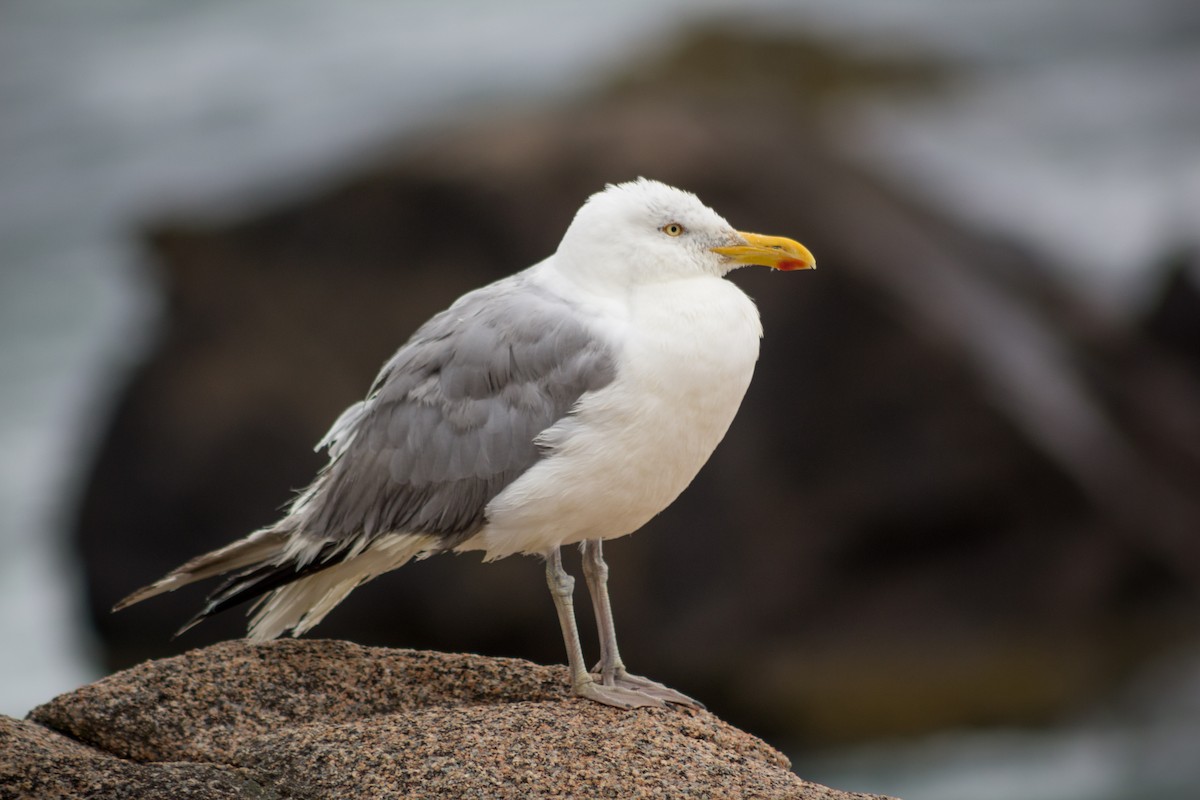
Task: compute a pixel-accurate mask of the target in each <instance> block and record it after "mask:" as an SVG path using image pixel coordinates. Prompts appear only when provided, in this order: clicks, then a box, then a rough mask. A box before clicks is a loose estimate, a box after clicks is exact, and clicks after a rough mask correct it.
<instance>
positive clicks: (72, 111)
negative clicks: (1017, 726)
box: [0, 0, 1200, 800]
mask: <svg viewBox="0 0 1200 800" xmlns="http://www.w3.org/2000/svg"><path fill="white" fill-rule="evenodd" d="M784 8H786V9H787V10H786V11H783V10H781V9H784ZM714 11H725V12H734V11H736V14H737V16H736V18H737V19H739V20H742V21H746V22H747V23H750V24H758V25H783V26H787V25H802V26H808V27H816V28H820V29H825V30H828V31H831V32H834V33H839V34H843V35H845V36H847V37H850V38H853V39H855V40H865V41H869V42H874V43H875V46H878V47H892V46H900V45H915V46H921V47H928V48H931V49H933V50H935V51H936V52H940V53H944V54H948V55H950V56H953V57H955V58H958V59H961V60H962V61H963V62H964V63H966V64H968V65H971V66H972V67H973V68H974V69H975V70H976V72H975V73H974V76H973V77H972V78H971V79H970V80H969V81H967V82H966V83H965V84H964V85H963V87H962V88H961V89H960V90H959V91H958V92H956V93H953V94H951V95H949V96H946V97H942V98H939V99H937V100H936V101H929V103H928V104H926V105H923V106H912V105H907V106H889V105H884V104H876V105H872V106H868V107H861V108H858V109H856V110H855V111H854V113H855V114H856V115H858V116H859V118H860V120H861V121H862V122H863V124H862V125H861V126H860V127H859V128H858V130H860V131H862V134H861V135H860V136H859V137H857V138H855V139H853V140H850V141H848V142H847V143H846V146H847V148H849V149H851V150H853V151H854V152H855V153H856V154H858V155H859V156H860V157H862V158H865V159H872V160H874V161H876V162H877V163H878V164H881V165H882V166H883V167H884V168H886V169H888V170H891V171H893V172H894V173H895V174H896V175H897V176H898V177H899V178H900V179H901V180H905V181H907V182H909V183H910V185H912V186H913V187H914V189H917V190H919V191H923V192H926V193H927V194H928V195H929V196H930V197H931V198H932V199H934V200H935V202H938V203H939V204H942V205H944V206H945V207H951V208H955V209H958V210H959V212H960V213H963V214H966V215H969V216H972V217H974V218H976V219H979V220H986V222H987V224H989V225H990V226H991V227H993V228H994V229H996V230H998V231H1001V232H1007V233H1010V234H1012V235H1015V236H1017V237H1019V238H1021V239H1022V240H1024V241H1026V242H1027V243H1029V244H1030V246H1032V247H1035V248H1041V249H1043V250H1045V251H1046V252H1048V253H1049V254H1051V255H1052V256H1053V257H1055V258H1056V259H1057V260H1059V261H1061V262H1062V263H1063V264H1064V265H1066V266H1067V267H1068V268H1069V269H1071V270H1073V271H1074V274H1077V275H1080V276H1083V277H1085V278H1086V279H1087V280H1086V281H1083V282H1082V283H1085V284H1086V285H1087V286H1089V287H1091V288H1092V289H1093V290H1094V291H1095V292H1096V295H1097V297H1099V298H1100V299H1102V300H1107V301H1110V302H1111V301H1113V300H1114V299H1122V298H1128V297H1130V296H1131V295H1132V296H1136V294H1137V291H1136V290H1138V289H1139V287H1141V286H1144V285H1145V284H1144V280H1143V278H1144V275H1145V272H1144V269H1143V267H1144V265H1145V264H1146V263H1148V262H1149V261H1151V260H1153V259H1154V258H1155V257H1157V256H1158V255H1159V254H1160V253H1161V251H1163V250H1164V249H1166V248H1167V247H1169V246H1170V245H1172V244H1174V243H1176V242H1178V241H1184V240H1186V241H1191V242H1193V243H1195V242H1196V241H1197V229H1198V227H1200V226H1198V225H1197V220H1196V214H1197V209H1200V94H1198V93H1200V47H1197V46H1196V45H1197V44H1198V43H1200V8H1198V7H1197V4H1195V3H1189V2H1184V0H1057V1H1056V2H1047V1H1045V0H1014V1H1013V2H1006V3H994V2H980V1H979V0H975V1H974V2H971V1H969V0H908V2H905V3H902V4H901V3H894V2H891V1H890V0H842V2H840V3H836V4H833V3H822V2H818V1H817V0H805V1H804V2H792V3H784V2H769V1H768V0H761V2H753V3H738V4H736V5H735V4H732V3H729V4H725V3H721V2H706V3H698V2H685V0H658V2H646V0H620V2H613V3H607V4H603V5H599V4H595V3H588V4H583V3H578V4H575V3H561V2H550V0H522V2H520V3H507V4H492V3H485V2H482V0H477V1H476V2H464V3H457V4H453V5H451V4H447V3H441V2H435V1H434V0H404V1H403V2H401V1H400V0H346V1H345V2H339V3H327V2H318V0H286V1H285V0H259V1H258V2H255V3H245V2H240V0H190V1H189V2H164V1H163V0H90V1H89V2H88V3H77V2H72V1H71V0H10V2H8V3H5V4H4V6H3V7H2V8H0V445H2V446H0V641H2V642H3V643H4V647H5V656H4V658H2V659H0V713H7V714H12V715H18V716H19V715H22V714H24V713H25V711H27V710H28V709H29V708H30V707H31V706H32V705H34V704H36V703H38V702H41V701H44V700H46V699H48V698H49V697H51V696H52V695H54V694H56V693H58V692H60V691H64V690H67V689H70V688H73V687H74V686H76V685H78V684H80V683H83V682H85V681H87V680H90V679H92V678H94V677H96V676H97V668H96V666H95V665H94V664H93V662H92V661H91V659H90V658H89V648H90V645H89V642H88V637H87V633H86V631H85V629H84V626H83V624H82V622H81V619H82V614H81V612H80V609H79V598H78V596H77V594H76V589H75V587H77V586H78V585H79V582H78V580H77V579H76V576H75V566H74V565H73V564H71V563H70V561H69V557H68V556H67V555H66V550H65V549H64V548H63V547H62V544H63V539H64V537H65V533H64V529H65V525H64V523H65V522H66V521H67V520H68V519H69V517H70V514H71V513H72V504H73V502H74V498H75V496H76V491H77V486H76V482H77V481H78V480H79V479H80V472H79V468H80V467H81V466H86V464H87V462H88V459H89V457H90V451H91V448H92V445H93V442H94V439H95V437H96V436H97V435H98V430H97V426H98V425H100V424H102V421H103V419H104V412H105V409H106V408H107V405H108V403H109V402H110V399H111V393H112V392H113V391H114V389H115V387H116V386H117V385H118V384H119V382H120V380H121V378H122V377H123V373H124V368H125V366H126V365H127V364H129V363H131V362H132V361H133V360H135V359H136V358H137V357H138V355H139V354H140V353H141V352H142V348H144V347H145V345H146V343H147V341H148V340H149V336H150V335H151V332H152V330H153V324H154V318H155V313H156V309H155V306H154V292H153V287H147V286H145V285H144V278H143V277H142V275H141V272H140V271H139V253H138V251H137V245H136V241H135V240H134V238H133V237H132V236H131V233H132V232H133V231H134V230H135V229H136V227H137V225H138V223H139V222H140V221H142V220H144V219H147V218H151V217H154V216H158V215H160V214H162V213H163V212H165V211H168V210H172V209H178V208H185V207H186V208H193V209H201V210H203V211H204V213H208V214H234V213H237V212H238V211H240V210H243V209H246V208H251V207H253V206H254V205H255V204H258V203H262V202H266V201H269V199H270V198H271V197H273V196H277V195H278V194H280V193H286V192H288V191H292V190H294V189H296V188H297V187H301V186H304V185H307V184H309V183H311V182H312V181H316V180H320V179H321V178H322V177H324V176H327V175H333V174H336V173H337V171H338V169H339V168H341V167H343V166H344V165H345V164H346V163H347V162H350V161H353V160H355V159H357V158H360V157H362V155H363V153H364V151H367V150H369V149H370V148H371V147H372V146H374V145H375V144H376V143H378V142H381V141H383V140H385V139H386V138H387V137H389V136H391V135H393V134H395V133H397V132H400V131H403V130H406V129H411V128H414V127H417V126H420V125H422V124H426V123H428V122H429V121H430V120H432V119H434V118H437V117H440V116H445V115H448V114H453V113H457V112H458V111H459V110H463V109H469V110H473V111H474V110H478V109H480V108H486V107H488V106H495V105H500V104H501V103H504V102H509V101H514V100H515V101H527V100H536V99H539V98H545V97H547V96H550V95H554V94H556V93H567V92H570V91H571V90H573V89H576V88H578V87H579V86H580V85H583V84H585V83H586V82H588V81H590V80H594V79H595V78H596V77H597V76H598V75H599V74H601V72H602V70H604V69H607V68H609V67H612V66H614V65H617V64H620V63H621V62H622V60H623V59H624V58H625V57H626V56H628V55H630V54H631V53H634V52H638V51H642V50H644V49H646V48H648V47H650V46H651V45H652V44H653V43H654V42H655V40H657V39H660V38H662V37H664V36H666V35H669V34H670V33H672V32H673V31H675V30H676V29H677V28H678V27H679V26H680V25H681V24H682V23H683V22H685V21H686V20H687V19H689V18H697V17H703V16H705V15H706V14H708V13H711V12H714ZM751 11H757V12H758V14H754V13H750V12H751ZM767 12H770V13H767ZM731 18H733V17H731ZM1139 281H1141V283H1139ZM1193 666H1194V664H1193ZM1195 672H1200V670H1194V671H1193V673H1195ZM1193 673H1186V674H1188V675H1191V674H1193ZM1185 685H1188V684H1186V681H1184V682H1183V683H1181V684H1180V686H1181V688H1180V689H1179V691H1180V692H1184V691H1185V690H1184V689H1183V688H1182V687H1183V686H1185ZM1170 707H1172V706H1171V705H1170V704H1158V705H1155V704H1154V703H1149V702H1148V703H1147V705H1146V706H1145V708H1146V709H1149V711H1147V712H1146V713H1151V714H1154V713H1158V712H1157V711H1156V710H1159V709H1163V708H1170ZM1190 708H1191V709H1192V711H1193V712H1195V713H1193V715H1192V716H1191V717H1189V719H1191V720H1192V723H1193V727H1191V728H1189V729H1188V730H1189V731H1190V737H1191V738H1190V739H1188V741H1191V742H1195V741H1196V729H1195V726H1194V722H1195V720H1196V719H1197V718H1200V712H1197V711H1196V709H1195V707H1194V706H1190ZM1172 719H1174V718H1173V717H1172ZM984 736H985V738H971V737H963V736H956V737H954V739H952V740H942V741H938V742H930V743H924V744H919V745H912V747H915V748H919V749H917V750H906V749H903V748H901V749H899V750H896V749H886V750H875V751H861V752H858V753H856V754H849V755H846V756H845V757H844V758H843V759H842V760H840V761H839V760H837V759H830V760H827V761H825V762H822V763H821V764H816V763H814V768H819V769H823V770H827V771H828V774H827V775H821V774H816V773H813V774H810V775H809V777H816V778H822V777H824V778H825V779H826V780H829V781H834V782H837V781H841V782H842V783H843V784H844V785H845V786H847V788H849V787H854V786H856V783H855V781H854V780H853V778H854V775H855V774H857V775H860V776H862V775H867V774H870V773H871V772H872V770H875V771H876V772H879V771H880V770H883V772H882V773H879V774H884V773H886V774H887V775H890V776H891V778H890V779H893V780H900V779H902V778H903V777H904V776H903V775H900V774H899V773H898V771H897V770H892V771H891V772H887V764H888V763H891V762H889V759H893V760H895V759H899V762H897V763H903V764H907V765H917V766H915V767H913V769H916V770H918V771H920V772H921V775H922V776H924V777H923V778H920V779H914V780H915V782H914V783H911V784H906V785H912V786H913V787H914V788H913V791H912V793H910V794H909V795H908V796H909V798H910V800H914V799H915V798H917V797H922V796H926V797H962V798H970V797H980V798H983V797H1001V796H1014V795H1016V794H1019V795H1021V796H1027V797H1035V796H1036V797H1047V798H1050V797H1054V798H1068V797H1092V798H1117V797H1122V796H1124V795H1120V794H1114V793H1113V792H1115V791H1117V790H1116V789H1114V788H1113V787H1114V786H1118V785H1119V781H1117V780H1116V778H1113V777H1112V776H1111V775H1110V774H1109V773H1108V772H1106V771H1105V770H1104V769H1092V768H1090V767H1088V766H1087V762H1086V761H1077V760H1072V759H1071V758H1070V757H1069V754H1067V755H1064V756H1063V758H1061V759H1057V760H1054V762H1053V763H1054V764H1056V765H1057V766H1056V767H1055V769H1056V770H1057V771H1056V773H1055V774H1056V775H1059V776H1061V777H1062V781H1061V782H1049V783H1048V784H1047V785H1050V786H1053V787H1057V788H1053V789H1047V790H1046V791H1048V792H1051V793H1045V792H1043V793H1042V794H1035V793H1033V792H1031V791H1027V786H1026V784H1024V783H1021V782H1020V778H1021V775H1022V774H1028V771H1029V765H1030V763H1037V762H1031V759H1033V758H1035V757H1037V758H1042V759H1045V758H1046V754H1047V752H1049V753H1060V754H1062V753H1063V751H1062V750H1061V748H1063V747H1065V748H1068V749H1070V748H1071V747H1072V746H1073V745H1072V743H1081V744H1080V745H1079V749H1078V752H1080V753H1084V754H1090V755H1086V758H1094V757H1095V755H1096V754H1101V761H1102V762H1103V763H1104V764H1110V765H1111V764H1112V763H1113V761H1112V759H1109V758H1106V757H1104V756H1103V754H1105V753H1108V752H1111V751H1114V750H1115V751H1119V752H1124V753H1128V752H1129V751H1130V748H1131V747H1133V746H1134V745H1136V742H1134V741H1131V740H1130V738H1129V737H1130V736H1131V734H1130V729H1128V728H1122V727H1121V725H1120V724H1118V723H1105V724H1103V725H1101V724H1099V723H1096V722H1095V721H1085V722H1081V723H1079V724H1077V725H1073V726H1071V727H1068V728H1064V729H1063V730H1062V731H1058V732H1051V733H1042V734H1038V735H1036V736H1034V738H1028V735H1025V734H986V735H984ZM1092 736H1095V737H1098V739H1094V740H1093V739H1089V738H1088V737H1092ZM986 737H998V738H986ZM1081 737H1082V738H1081ZM947 741H949V742H952V745H953V746H949V745H947V744H946V742H947ZM897 754H899V755H897ZM1082 757H1084V756H1081V758H1082ZM956 764H957V765H959V766H961V765H963V764H967V765H969V766H970V768H969V769H967V770H965V771H964V772H963V773H962V774H964V775H968V776H969V775H971V774H979V773H981V772H987V770H988V769H989V767H988V765H989V764H990V765H991V766H992V767H993V768H994V773H995V774H996V775H999V776H1000V777H998V778H997V782H996V784H995V785H996V786H1000V787H1004V786H1007V787H1008V794H1004V793H1003V791H1001V790H996V791H999V792H1001V793H992V794H987V793H985V792H984V791H983V790H979V789H978V787H976V790H972V789H971V782H970V781H966V782H965V783H964V784H963V785H958V784H954V783H953V782H950V783H946V781H952V779H953V776H954V775H955V774H958V773H956V772H955V769H956V767H955V765H956ZM1073 764H1074V765H1077V766H1079V768H1078V769H1077V770H1074V771H1073V770H1072V768H1071V767H1072V765H1073ZM1006 765H1010V766H1011V765H1016V766H1014V767H1013V768H1012V769H1011V770H1008V768H1007V766H1006ZM1022 765H1024V766H1022ZM838 770H842V771H841V772H839V771H838ZM1006 770H1007V771H1006ZM855 771H857V772H855ZM1076 773H1079V775H1077V776H1076V777H1072V776H1073V775H1076ZM1085 773H1086V776H1085V775H1084V774H1085ZM988 774H992V773H988ZM1005 775H1008V776H1009V777H1008V778H1005V777H1004V776H1005ZM1106 776H1107V777H1106ZM843 777H844V778H845V780H842V778H843ZM908 777H909V778H912V777H913V776H912V775H909V776H908ZM922 780H924V783H922V782H921V781H922ZM939 780H941V781H942V783H940V784H939V783H938V781H939ZM1006 780H1007V781H1008V783H1007V784H1006V782H1005V781H1006ZM1191 780H1192V781H1193V783H1192V784H1191V785H1192V786H1193V787H1194V786H1200V778H1197V777H1195V776H1194V775H1193V776H1192V778H1191ZM1095 782H1099V783H1101V784H1104V785H1103V786H1098V785H1092V784H1093V783H1095ZM1060 783H1061V785H1060ZM939 786H940V787H941V788H939ZM947 786H950V787H951V789H947V788H946V787H947ZM1014 787H1019V788H1020V791H1013V789H1014ZM858 788H867V787H862V786H859V787H858ZM874 788H875V789H876V790H881V791H882V790H886V791H890V792H900V788H899V785H898V784H897V785H892V786H887V785H884V786H875V787H874ZM918 792H919V793H918ZM1105 792H1107V793H1105ZM1130 796H1131V795H1130ZM1161 796H1167V795H1161ZM1180 796H1182V795H1180Z"/></svg>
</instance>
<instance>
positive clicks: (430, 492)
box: [292, 274, 615, 553]
mask: <svg viewBox="0 0 1200 800" xmlns="http://www.w3.org/2000/svg"><path fill="white" fill-rule="evenodd" d="M614 376H615V367H614V361H613V353H612V348H611V347H609V346H608V345H607V343H605V342H604V341H602V340H600V339H599V338H597V337H596V336H595V335H594V334H593V333H592V332H591V331H590V330H589V329H588V328H587V327H586V326H585V324H584V323H583V322H581V321H580V320H579V319H578V317H577V316H576V314H575V309H574V308H572V307H571V306H570V305H569V304H567V303H566V302H565V301H563V300H562V299H561V298H559V297H557V296H555V295H553V294H551V293H550V292H548V291H546V290H544V289H541V288H540V287H538V286H536V285H535V284H533V283H532V282H530V281H529V279H528V278H527V277H526V276H525V275H523V274H518V275H515V276H513V277H511V278H508V279H505V280H503V281H500V282H498V283H494V284H491V285H490V286H487V287H484V288H483V289H479V290H477V291H475V292H472V293H470V294H467V295H465V296H463V297H462V298H461V299H460V300H459V301H458V302H456V303H455V304H454V305H453V306H451V307H450V308H449V309H447V310H446V311H444V312H442V313H441V314H438V315H437V316H435V317H434V318H433V319H431V320H430V321H429V322H427V323H426V324H425V325H424V326H422V327H421V328H420V329H419V330H418V331H417V332H416V333H415V334H414V335H413V337H412V338H411V339H410V340H409V341H408V342H407V343H406V344H405V345H404V346H403V347H401V348H400V350H399V351H398V352H397V353H396V354H395V355H394V356H393V357H392V359H391V360H390V361H388V363H387V364H386V365H385V366H384V367H383V370H382V371H381V372H380V374H379V377H378V378H376V380H375V383H374V385H373V387H372V389H371V392H370V394H369V396H368V397H367V399H366V400H364V401H362V402H361V403H357V404H355V405H354V406H351V407H350V408H349V409H347V410H346V412H345V413H344V414H343V415H342V417H341V419H339V420H338V422H337V423H336V424H335V425H334V427H333V429H332V430H331V431H330V433H329V435H328V436H327V437H326V440H325V441H324V442H322V444H323V445H327V446H328V448H329V453H330V457H331V461H330V463H329V465H328V466H327V467H326V469H325V471H324V472H323V473H322V474H321V475H320V476H319V477H318V479H317V481H316V482H315V483H314V484H313V486H311V487H310V489H309V490H308V491H307V492H306V493H305V495H302V497H301V499H300V500H299V501H298V502H297V506H296V507H295V508H294V509H293V517H295V516H297V515H299V516H300V517H301V518H300V519H295V518H293V520H292V522H294V523H299V524H298V525H297V529H296V530H295V533H297V534H299V535H301V536H304V537H306V538H307V537H312V538H313V539H315V540H321V541H324V542H327V543H328V544H327V545H326V547H327V548H328V549H327V550H326V551H325V552H327V553H328V552H329V550H333V551H336V550H339V549H341V548H343V547H349V546H351V544H352V543H353V542H355V541H362V537H363V536H364V535H365V537H366V538H367V539H368V540H369V539H371V538H374V537H376V536H379V535H382V534H384V533H390V532H405V533H432V534H437V535H440V536H442V537H443V540H444V541H443V545H442V546H443V548H450V547H453V546H455V545H456V544H458V543H460V542H462V541H465V540H466V539H467V538H469V537H470V536H471V535H472V534H474V533H475V532H476V531H478V530H479V529H480V528H481V527H482V526H483V524H484V522H485V519H484V508H485V507H486V506H487V504H488V502H489V501H490V500H491V499H492V498H493V497H495V496H496V495H497V494H499V492H500V491H501V490H502V489H504V487H506V486H508V485H509V484H510V483H512V482H513V481H514V480H515V479H516V478H517V477H518V476H520V475H521V473H523V472H524V471H525V470H527V469H529V467H530V466H531V465H532V464H534V463H535V462H536V461H537V460H538V459H539V458H540V457H541V455H542V454H541V452H540V451H539V449H538V447H537V445H535V444H534V439H535V437H536V436H537V435H538V434H539V433H540V432H542V431H543V430H545V429H546V428H548V427H550V426H551V425H553V424H554V423H555V422H556V421H558V420H559V419H561V418H562V417H564V416H565V415H567V414H568V413H570V411H571V409H572V407H573V406H574V404H575V402H576V401H577V400H578V399H579V397H580V396H581V395H582V394H584V393H585V392H589V391H595V390H596V389H600V388H602V387H604V386H605V385H607V384H608V383H610V382H611V381H612V380H613V378H614Z"/></svg>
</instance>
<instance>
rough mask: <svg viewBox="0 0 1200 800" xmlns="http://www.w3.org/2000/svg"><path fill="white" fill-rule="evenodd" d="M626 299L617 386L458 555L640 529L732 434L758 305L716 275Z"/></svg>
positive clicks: (592, 403) (587, 410)
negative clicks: (721, 442) (730, 429)
mask: <svg viewBox="0 0 1200 800" xmlns="http://www.w3.org/2000/svg"><path fill="white" fill-rule="evenodd" d="M627 303H628V305H627V310H628V316H627V318H626V319H624V320H622V324H621V326H620V327H621V331H622V336H623V340H624V344H623V347H622V349H621V351H620V358H619V363H618V368H617V377H616V379H615V380H614V381H613V382H612V383H611V384H609V385H608V386H607V387H605V388H604V389H602V390H600V391H598V392H594V393H591V394H588V395H585V396H584V397H583V398H581V400H580V402H579V404H578V407H577V409H576V413H575V414H574V415H572V416H571V417H569V418H567V419H566V420H564V421H563V422H561V423H560V424H558V425H556V426H554V427H552V428H551V429H549V430H548V431H546V432H545V434H544V436H543V438H544V440H545V441H546V442H547V443H548V444H550V445H551V446H552V448H553V455H551V456H549V457H547V458H545V459H543V460H542V461H540V462H538V463H537V464H535V465H534V466H533V467H532V468H530V470H529V471H528V472H526V473H525V474H524V475H522V476H521V477H520V478H518V479H517V480H516V481H515V482H514V483H513V484H512V485H511V486H509V487H508V488H506V489H505V490H504V491H503V492H501V493H500V494H499V495H497V496H496V497H495V498H494V499H493V500H492V502H491V503H490V504H489V505H488V508H487V518H488V520H489V522H488V524H487V525H486V526H485V527H484V528H483V530H481V531H480V532H479V534H477V535H476V536H475V537H473V538H472V539H471V540H470V541H468V542H466V543H465V544H464V545H463V546H462V547H461V548H460V549H471V550H475V549H482V550H485V551H487V558H489V559H492V558H500V557H503V556H507V555H511V554H513V553H545V552H547V551H548V550H550V549H551V548H553V547H555V546H557V545H562V544H571V543H574V542H579V541H582V540H584V539H611V538H615V537H618V536H624V535H626V534H629V533H632V532H633V531H635V530H637V529H638V528H640V527H641V526H642V525H644V524H645V523H646V522H647V521H649V520H650V518H651V517H653V516H654V515H655V514H657V513H658V512H660V511H662V510H663V509H664V508H666V507H667V506H668V505H669V504H670V503H671V502H672V501H673V500H674V499H675V498H676V497H678V496H679V493H680V492H682V491H683V490H684V489H685V488H686V487H687V485H688V484H689V483H691V481H692V478H694V477H695V476H696V473H697V472H698V471H699V470H700V467H702V466H703V465H704V463H705V462H706V461H707V460H708V457H709V456H710V455H711V454H712V452H713V450H714V449H715V448H716V446H717V444H718V443H719V442H720V441H721V439H722V437H724V435H725V432H726V431H727V430H728V429H729V425H730V423H731V422H732V421H733V417H734V415H735V414H736V413H737V409H738V406H739V405H740V404H741V402H742V397H743V396H744V395H745V393H746V388H747V387H748V386H749V385H750V377H751V375H752V374H753V372H754V363H755V361H756V360H757V359H758V343H759V339H760V337H761V336H762V326H761V324H760V322H759V318H758V310H757V309H756V308H755V306H754V303H753V302H752V301H751V300H750V298H748V297H747V296H746V295H745V294H743V293H742V291H741V290H740V289H738V288H737V287H736V286H734V285H733V284H731V283H729V282H728V281H726V280H723V279H721V278H716V277H711V276H703V277H693V278H689V279H685V280H678V281H671V282H665V283H658V284H651V285H646V286H640V287H637V288H636V289H635V290H634V291H633V293H632V294H631V295H630V296H629V297H628V300H627Z"/></svg>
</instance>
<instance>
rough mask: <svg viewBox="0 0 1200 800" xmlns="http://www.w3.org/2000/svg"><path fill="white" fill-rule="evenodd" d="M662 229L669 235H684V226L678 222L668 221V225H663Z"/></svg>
mask: <svg viewBox="0 0 1200 800" xmlns="http://www.w3.org/2000/svg"><path fill="white" fill-rule="evenodd" d="M660 230H662V232H663V233H665V234H666V235H667V236H682V235H683V226H682V225H680V224H679V223H678V222H668V223H667V224H666V225H663V226H662V228H661V229H660Z"/></svg>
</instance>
